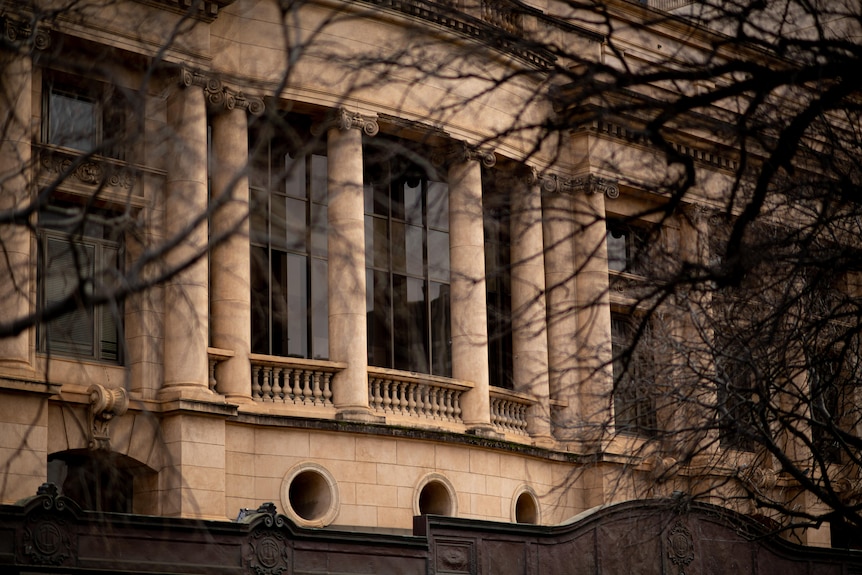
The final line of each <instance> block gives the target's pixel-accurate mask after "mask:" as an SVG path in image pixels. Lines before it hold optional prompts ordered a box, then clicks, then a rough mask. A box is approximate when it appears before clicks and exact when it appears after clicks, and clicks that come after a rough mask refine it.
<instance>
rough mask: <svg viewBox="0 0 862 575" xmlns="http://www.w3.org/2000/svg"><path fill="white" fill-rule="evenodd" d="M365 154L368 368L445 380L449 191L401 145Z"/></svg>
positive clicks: (369, 147) (375, 146)
mask: <svg viewBox="0 0 862 575" xmlns="http://www.w3.org/2000/svg"><path fill="white" fill-rule="evenodd" d="M364 150H366V157H365V158H364V165H365V177H364V181H365V185H364V188H365V265H366V274H367V277H366V313H367V317H368V363H369V365H374V366H378V367H389V368H394V369H401V370H405V371H415V372H419V373H431V374H435V375H442V376H446V377H448V376H450V375H451V373H452V359H451V341H450V340H451V335H450V334H451V332H450V308H449V189H448V186H447V185H446V184H445V183H443V182H440V181H437V179H436V178H435V177H434V176H433V175H429V174H428V173H427V172H426V170H425V169H424V168H422V167H420V166H419V165H417V163H416V162H413V161H411V160H408V159H407V156H410V157H413V156H414V155H415V154H411V153H409V152H408V150H407V149H406V148H404V147H403V144H402V143H401V142H398V141H390V140H385V139H382V138H379V137H378V138H375V140H374V142H373V143H366V144H365V145H364ZM423 165H427V162H424V163H423Z"/></svg>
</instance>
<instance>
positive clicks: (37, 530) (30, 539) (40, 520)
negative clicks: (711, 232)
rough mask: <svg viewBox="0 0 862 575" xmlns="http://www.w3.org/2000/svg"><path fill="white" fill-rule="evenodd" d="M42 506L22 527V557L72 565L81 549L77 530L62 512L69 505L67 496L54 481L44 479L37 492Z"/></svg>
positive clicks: (31, 561) (25, 560) (34, 562)
mask: <svg viewBox="0 0 862 575" xmlns="http://www.w3.org/2000/svg"><path fill="white" fill-rule="evenodd" d="M37 497H40V498H41V503H42V505H41V509H40V510H39V511H37V512H36V513H34V514H33V515H31V516H29V517H27V519H26V521H25V522H24V526H23V529H22V530H21V539H20V542H21V543H20V546H19V547H18V549H19V552H20V560H21V561H22V562H23V563H29V564H31V565H55V566H61V565H70V564H72V563H74V562H73V561H70V559H71V558H73V557H74V555H75V551H76V549H77V538H76V533H75V530H74V529H72V528H71V527H70V526H69V524H68V522H67V521H66V520H64V519H62V518H60V517H58V515H59V514H60V513H62V512H63V511H64V510H65V509H66V500H65V498H63V497H60V496H59V494H58V489H57V487H56V486H55V485H53V484H51V483H43V484H42V486H41V487H39V490H38V492H37Z"/></svg>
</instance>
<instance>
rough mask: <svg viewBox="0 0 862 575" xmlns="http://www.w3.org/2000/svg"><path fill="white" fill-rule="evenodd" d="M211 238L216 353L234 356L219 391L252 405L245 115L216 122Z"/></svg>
mask: <svg viewBox="0 0 862 575" xmlns="http://www.w3.org/2000/svg"><path fill="white" fill-rule="evenodd" d="M212 153H213V161H212V166H213V169H212V197H211V199H210V206H211V209H212V215H211V217H210V225H211V226H212V227H211V229H210V237H211V239H212V240H213V241H214V242H215V245H214V246H213V248H212V252H211V255H210V265H211V266H212V273H211V274H210V289H211V290H212V292H211V296H210V301H211V304H210V305H211V312H212V314H211V319H210V321H211V322H212V328H211V331H212V344H213V346H214V347H217V348H221V349H226V350H230V351H232V352H234V356H233V357H231V358H230V359H227V360H225V361H223V362H221V363H219V365H218V367H217V370H218V371H217V374H216V376H217V377H216V380H217V382H218V384H217V391H218V392H219V393H221V394H222V395H224V396H225V397H226V398H227V400H228V401H231V402H234V401H240V402H243V401H251V366H250V364H249V358H248V354H249V352H250V351H251V286H250V278H251V261H250V251H251V249H250V246H249V235H248V215H249V213H248V210H249V189H248V175H247V173H246V170H245V168H246V164H247V163H248V119H247V113H246V111H245V110H243V109H233V110H227V111H224V112H223V113H220V114H216V115H215V116H214V117H213V119H212Z"/></svg>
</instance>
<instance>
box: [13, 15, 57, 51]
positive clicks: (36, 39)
mask: <svg viewBox="0 0 862 575" xmlns="http://www.w3.org/2000/svg"><path fill="white" fill-rule="evenodd" d="M0 28H2V31H3V36H4V37H5V39H6V41H7V42H9V43H10V44H21V45H24V46H31V47H33V48H36V49H37V50H45V49H47V48H49V47H50V46H51V31H50V30H49V29H48V28H45V27H43V26H36V28H35V30H34V29H33V26H32V25H31V24H30V23H29V22H19V21H17V20H13V19H11V18H7V17H4V16H0Z"/></svg>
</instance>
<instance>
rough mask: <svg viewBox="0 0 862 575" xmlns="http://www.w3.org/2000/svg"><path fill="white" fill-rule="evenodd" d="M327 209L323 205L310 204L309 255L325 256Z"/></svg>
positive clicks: (327, 227)
mask: <svg viewBox="0 0 862 575" xmlns="http://www.w3.org/2000/svg"><path fill="white" fill-rule="evenodd" d="M327 217H328V215H327V207H326V206H325V205H323V204H311V222H310V226H311V254H312V255H315V256H320V257H326V254H327V241H328V240H327V237H326V234H327V230H328V229H329V226H328V223H327Z"/></svg>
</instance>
